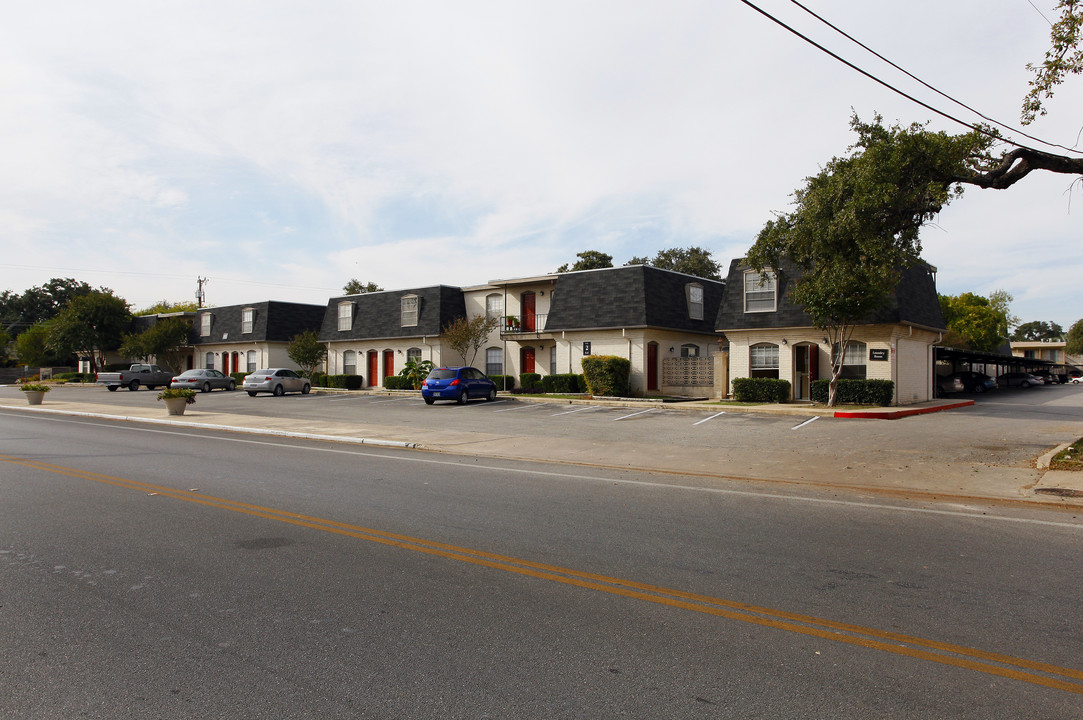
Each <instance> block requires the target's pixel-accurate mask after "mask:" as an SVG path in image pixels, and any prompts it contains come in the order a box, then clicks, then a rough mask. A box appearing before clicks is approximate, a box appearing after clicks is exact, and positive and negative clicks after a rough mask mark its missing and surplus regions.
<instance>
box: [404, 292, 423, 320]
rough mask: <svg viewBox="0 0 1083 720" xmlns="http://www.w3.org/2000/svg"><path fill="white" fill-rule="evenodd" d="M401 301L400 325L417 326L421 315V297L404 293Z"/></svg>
mask: <svg viewBox="0 0 1083 720" xmlns="http://www.w3.org/2000/svg"><path fill="white" fill-rule="evenodd" d="M400 303H401V304H400V308H401V312H400V325H401V326H402V327H417V320H418V316H420V315H421V313H420V310H421V298H420V297H418V296H417V295H403V296H402V300H401V301H400Z"/></svg>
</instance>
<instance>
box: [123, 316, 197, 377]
mask: <svg viewBox="0 0 1083 720" xmlns="http://www.w3.org/2000/svg"><path fill="white" fill-rule="evenodd" d="M191 334H192V324H191V322H190V321H188V320H186V319H184V318H179V317H171V318H163V319H162V320H159V321H158V322H156V323H154V324H153V325H151V326H150V327H149V328H147V329H146V330H144V331H143V332H141V333H139V334H137V335H125V336H124V340H123V341H122V342H121V344H120V352H121V354H123V355H126V356H127V357H133V358H139V359H140V360H148V359H150V358H152V357H153V358H154V359H155V360H157V361H158V364H159V365H164V366H165V367H167V368H169V369H170V370H172V371H173V372H180V371H181V366H182V365H183V364H184V359H185V357H186V356H187V349H188V346H189V345H190V344H191Z"/></svg>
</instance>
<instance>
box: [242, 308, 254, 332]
mask: <svg viewBox="0 0 1083 720" xmlns="http://www.w3.org/2000/svg"><path fill="white" fill-rule="evenodd" d="M255 322H256V311H255V309H254V308H245V309H244V310H241V333H242V334H250V333H251V332H252V327H253V326H254V325H255Z"/></svg>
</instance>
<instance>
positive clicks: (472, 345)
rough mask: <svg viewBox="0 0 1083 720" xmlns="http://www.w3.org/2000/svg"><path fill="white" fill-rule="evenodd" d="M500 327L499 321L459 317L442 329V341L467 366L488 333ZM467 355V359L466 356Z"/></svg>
mask: <svg viewBox="0 0 1083 720" xmlns="http://www.w3.org/2000/svg"><path fill="white" fill-rule="evenodd" d="M499 326H500V319H499V318H495V317H492V318H490V317H485V316H484V315H475V316H474V317H472V318H465V317H460V318H457V319H455V320H453V321H451V322H449V323H448V324H447V325H446V326H445V327H444V333H443V336H442V337H443V340H444V342H446V343H447V344H448V347H450V348H451V349H452V350H454V351H455V352H457V353H459V356H460V357H461V358H462V359H463V362H465V363H466V364H467V365H473V364H474V360H475V359H476V358H477V356H478V350H480V349H481V346H482V345H484V344H485V341H486V340H487V339H488V338H489V333H491V332H492V331H493V330H496V329H497V328H498V327H499ZM468 353H469V357H468V355H467V354H468Z"/></svg>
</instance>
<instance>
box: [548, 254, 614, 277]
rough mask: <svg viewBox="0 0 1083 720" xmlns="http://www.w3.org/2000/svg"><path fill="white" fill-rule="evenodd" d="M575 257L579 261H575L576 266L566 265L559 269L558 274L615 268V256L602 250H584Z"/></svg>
mask: <svg viewBox="0 0 1083 720" xmlns="http://www.w3.org/2000/svg"><path fill="white" fill-rule="evenodd" d="M575 256H576V257H577V258H579V259H578V260H576V261H575V264H574V265H568V263H564V264H563V265H561V266H560V267H558V268H557V272H558V273H566V272H576V271H578V270H599V269H601V268H611V267H613V256H612V255H610V254H609V253H604V252H602V251H600V250H584V251H583V252H581V253H576V254H575Z"/></svg>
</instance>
